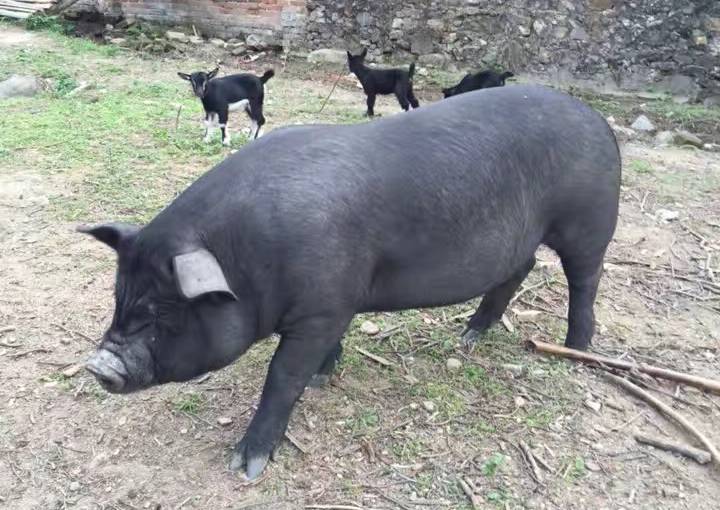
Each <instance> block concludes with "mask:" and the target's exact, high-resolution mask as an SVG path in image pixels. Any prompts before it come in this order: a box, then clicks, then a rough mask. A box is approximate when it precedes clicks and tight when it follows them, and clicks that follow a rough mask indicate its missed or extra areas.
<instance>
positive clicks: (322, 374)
mask: <svg viewBox="0 0 720 510" xmlns="http://www.w3.org/2000/svg"><path fill="white" fill-rule="evenodd" d="M342 351H343V348H342V343H341V342H338V344H337V347H336V348H335V349H333V351H332V352H330V354H328V356H327V357H326V358H325V361H323V364H322V366H321V367H320V370H318V371H317V373H316V374H315V375H313V376H312V379H310V383H309V384H308V386H310V387H311V388H320V387H322V386H325V385H326V384H327V383H329V382H330V376H332V374H333V372H335V366H336V365H337V364H338V362H339V361H340V359H341V358H342Z"/></svg>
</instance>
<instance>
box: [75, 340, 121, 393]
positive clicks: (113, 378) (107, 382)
mask: <svg viewBox="0 0 720 510" xmlns="http://www.w3.org/2000/svg"><path fill="white" fill-rule="evenodd" d="M85 368H86V369H87V371H88V372H90V373H91V374H92V375H94V376H95V378H96V379H97V380H98V382H99V383H100V384H101V385H102V386H103V388H105V389H106V390H107V391H109V392H111V393H119V392H121V391H123V388H125V385H126V382H127V376H128V374H127V370H125V365H123V362H122V361H121V360H120V358H119V357H118V356H117V355H116V354H113V353H112V352H110V351H108V350H106V349H99V350H98V351H96V352H95V354H93V355H92V356H90V359H88V360H87V363H86V364H85Z"/></svg>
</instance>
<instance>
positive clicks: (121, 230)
mask: <svg viewBox="0 0 720 510" xmlns="http://www.w3.org/2000/svg"><path fill="white" fill-rule="evenodd" d="M77 231H78V232H82V233H83V234H90V235H91V236H93V237H94V238H95V239H97V240H98V241H100V242H101V243H105V244H107V245H108V246H109V247H110V248H112V249H113V250H115V251H118V248H119V247H120V245H121V244H122V243H123V242H125V241H127V240H129V239H132V238H134V237H135V236H136V235H137V233H138V232H140V227H138V226H137V225H129V224H127V223H105V224H102V225H95V226H94V227H88V226H80V227H77Z"/></svg>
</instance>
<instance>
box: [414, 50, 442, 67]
mask: <svg viewBox="0 0 720 510" xmlns="http://www.w3.org/2000/svg"><path fill="white" fill-rule="evenodd" d="M446 62H447V57H446V56H445V55H443V54H442V53H428V54H427V55H420V56H419V57H418V64H420V65H423V66H428V67H442V66H444V65H445V63H446Z"/></svg>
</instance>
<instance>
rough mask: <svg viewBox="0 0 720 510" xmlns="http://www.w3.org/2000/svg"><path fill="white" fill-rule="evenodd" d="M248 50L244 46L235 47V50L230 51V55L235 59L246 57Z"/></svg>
mask: <svg viewBox="0 0 720 510" xmlns="http://www.w3.org/2000/svg"><path fill="white" fill-rule="evenodd" d="M247 51H248V50H247V48H246V47H245V45H244V44H241V45H238V46H235V47H234V48H233V49H231V50H230V55H232V56H233V57H239V56H241V55H245V54H246V53H247Z"/></svg>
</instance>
